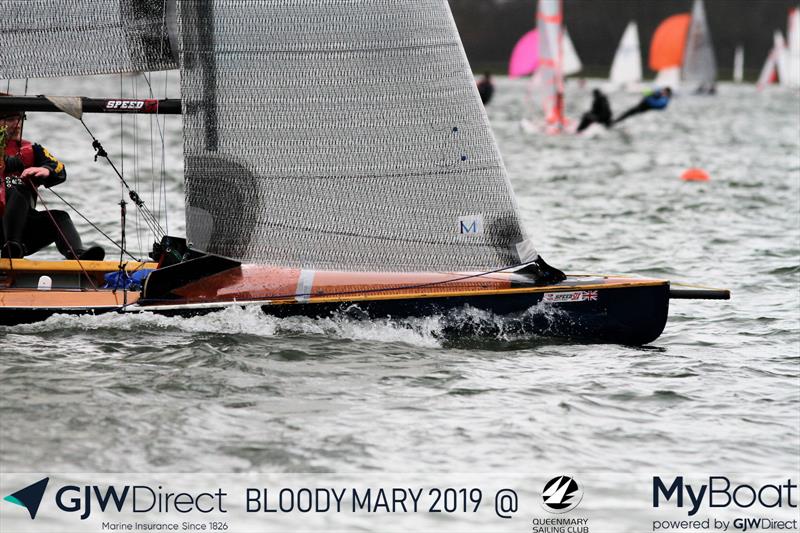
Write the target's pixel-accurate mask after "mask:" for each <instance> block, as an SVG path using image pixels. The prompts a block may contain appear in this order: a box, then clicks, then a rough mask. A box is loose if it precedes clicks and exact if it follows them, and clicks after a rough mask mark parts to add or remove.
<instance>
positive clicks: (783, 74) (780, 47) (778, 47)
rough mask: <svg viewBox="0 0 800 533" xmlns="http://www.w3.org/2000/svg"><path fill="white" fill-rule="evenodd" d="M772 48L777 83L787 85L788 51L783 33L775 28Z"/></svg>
mask: <svg viewBox="0 0 800 533" xmlns="http://www.w3.org/2000/svg"><path fill="white" fill-rule="evenodd" d="M772 41H773V43H774V44H773V50H775V64H776V66H777V67H778V83H780V84H781V85H785V86H786V85H789V51H788V50H787V49H786V41H785V40H784V39H783V34H782V33H781V32H780V31H778V30H775V33H774V34H773V35H772Z"/></svg>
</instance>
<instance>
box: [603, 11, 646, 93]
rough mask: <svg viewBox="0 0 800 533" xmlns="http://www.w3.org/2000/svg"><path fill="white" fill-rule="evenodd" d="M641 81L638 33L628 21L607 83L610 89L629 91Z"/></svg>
mask: <svg viewBox="0 0 800 533" xmlns="http://www.w3.org/2000/svg"><path fill="white" fill-rule="evenodd" d="M641 81H642V55H641V51H640V49H639V31H638V28H637V26H636V22H635V21H630V22H629V23H628V26H627V27H626V28H625V33H623V34H622V39H621V40H620V42H619V46H618V47H617V51H616V53H615V54H614V60H613V61H612V62H611V73H610V74H609V82H610V85H611V87H612V88H619V87H626V88H628V89H630V88H632V87H634V86H635V85H637V84H639V83H640V82H641Z"/></svg>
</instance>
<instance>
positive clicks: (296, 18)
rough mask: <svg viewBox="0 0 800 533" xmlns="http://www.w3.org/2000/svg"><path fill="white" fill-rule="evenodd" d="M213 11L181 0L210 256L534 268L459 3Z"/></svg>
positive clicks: (372, 266)
mask: <svg viewBox="0 0 800 533" xmlns="http://www.w3.org/2000/svg"><path fill="white" fill-rule="evenodd" d="M210 4H211V2H208V1H207V0H182V1H181V2H179V3H178V7H179V8H180V9H179V13H178V24H179V26H178V27H179V30H180V32H179V34H180V35H181V41H180V45H181V46H180V53H181V100H182V108H183V112H184V114H183V132H184V160H185V182H186V214H187V216H186V226H187V230H186V231H187V237H188V238H189V240H190V241H191V242H193V243H194V245H195V248H196V249H200V250H203V251H207V252H211V253H215V254H218V255H222V256H225V257H229V258H233V259H236V260H239V261H244V262H250V263H258V264H266V265H276V266H282V267H284V266H288V267H292V268H311V269H322V270H348V271H359V270H366V271H411V272H419V271H458V270H490V269H492V268H502V267H506V266H511V265H516V264H519V263H520V261H521V258H522V257H528V255H527V254H526V255H524V256H523V255H522V254H521V253H520V252H519V251H518V248H517V246H516V245H517V244H519V243H521V242H523V241H524V240H525V239H524V235H523V230H522V227H521V224H520V218H519V214H518V211H517V208H516V203H515V199H514V195H513V191H512V190H511V184H510V181H509V179H508V174H507V172H506V169H505V166H504V165H503V162H502V159H501V158H500V152H499V150H498V148H497V144H496V143H495V140H494V137H493V135H492V130H491V128H490V126H489V121H488V117H487V116H486V112H485V110H484V109H483V106H482V104H481V101H480V97H479V95H478V91H477V88H476V87H475V80H474V78H473V75H472V71H471V69H470V67H469V63H468V61H467V57H466V54H465V53H464V48H463V47H462V45H461V40H460V38H459V35H458V30H457V28H456V25H455V22H454V20H453V17H452V14H451V12H450V8H449V5H448V3H447V1H446V0H405V1H404V2H397V1H396V0H371V1H369V2H347V1H313V2H308V1H299V0H294V1H286V0H237V1H233V0H226V1H225V2H221V1H217V2H213V9H209V5H210ZM310 5H313V9H309V6H310ZM354 79H358V80H359V81H358V83H356V84H353V81H352V80H354ZM234 207H235V208H234ZM525 250H526V249H523V251H525Z"/></svg>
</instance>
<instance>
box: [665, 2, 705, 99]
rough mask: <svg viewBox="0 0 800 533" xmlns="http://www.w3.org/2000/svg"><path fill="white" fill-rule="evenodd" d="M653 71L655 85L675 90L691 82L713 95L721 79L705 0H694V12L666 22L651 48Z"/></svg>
mask: <svg viewBox="0 0 800 533" xmlns="http://www.w3.org/2000/svg"><path fill="white" fill-rule="evenodd" d="M650 68H651V69H653V70H655V71H657V72H658V74H657V76H656V80H655V83H656V85H659V86H669V87H672V88H673V89H675V88H676V87H678V86H680V84H681V83H685V82H689V83H692V84H693V85H695V88H696V89H697V90H698V91H700V92H711V91H713V89H714V85H715V83H716V79H717V62H716V58H715V57H714V47H713V45H712V42H711V31H710V30H709V27H708V21H707V20H706V14H705V8H704V5H703V0H694V4H693V5H692V13H691V15H690V14H687V13H681V14H678V15H673V16H671V17H669V18H667V19H666V20H664V22H662V23H661V24H660V25H659V27H658V28H657V29H656V31H655V33H654V34H653V40H652V42H651V45H650Z"/></svg>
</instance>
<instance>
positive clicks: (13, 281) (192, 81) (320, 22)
mask: <svg viewBox="0 0 800 533" xmlns="http://www.w3.org/2000/svg"><path fill="white" fill-rule="evenodd" d="M101 4H102V6H101ZM107 4H108V2H107V0H103V1H102V2H100V0H95V1H87V2H84V3H82V4H79V5H80V6H81V7H80V8H76V7H75V5H73V4H70V5H69V6H67V7H65V6H63V5H62V4H59V3H58V2H54V3H53V6H52V9H51V10H36V11H35V12H33V13H28V12H25V13H24V14H23V13H20V12H18V11H12V12H11V14H10V15H7V16H6V17H5V18H3V19H0V30H5V29H6V25H7V26H8V27H13V28H15V29H16V32H15V34H14V39H13V42H10V43H9V42H4V43H3V44H4V45H5V51H6V54H7V56H6V57H7V58H10V59H9V60H8V61H5V62H3V63H2V65H0V69H2V70H0V76H2V77H3V78H21V77H27V76H31V77H53V76H60V75H65V74H69V75H92V74H98V73H109V72H135V71H142V70H162V69H170V68H174V67H175V66H176V65H177V66H179V68H180V75H181V98H180V101H179V102H174V101H167V100H163V101H159V100H136V99H133V100H127V101H125V102H124V105H121V104H120V100H117V99H105V100H104V99H87V98H80V97H71V98H56V97H52V96H51V97H28V98H17V97H2V98H0V109H2V110H5V111H8V110H16V111H22V110H24V111H64V112H69V113H70V114H72V115H73V116H82V113H90V112H120V111H124V112H134V113H147V112H150V113H165V112H181V113H182V115H183V135H184V160H185V165H184V167H185V183H186V232H187V236H186V238H185V239H184V238H179V237H173V236H168V235H164V236H161V240H160V242H157V243H156V245H155V246H154V249H153V254H152V257H153V259H154V262H151V263H140V262H129V263H122V262H120V263H117V262H114V261H107V262H88V261H31V260H26V259H3V260H0V272H1V273H2V274H3V276H4V281H5V283H4V285H3V287H2V288H0V324H6V325H9V324H19V323H23V322H32V321H36V320H43V319H45V318H47V317H49V316H51V315H53V314H55V313H68V314H94V313H101V312H129V313H138V312H153V313H160V314H166V315H181V316H191V315H195V314H202V313H208V312H212V311H216V310H220V309H224V308H225V307H229V306H241V305H253V306H258V307H259V308H260V309H262V310H263V312H264V313H267V314H271V315H276V316H290V315H305V316H312V317H316V316H328V315H331V314H337V313H352V312H357V314H358V315H359V316H365V317H379V316H380V317H385V316H391V317H405V316H426V315H435V314H442V313H448V312H450V311H451V310H454V309H463V308H464V306H471V307H473V308H477V309H480V310H484V311H487V312H491V313H494V314H496V315H499V316H510V317H518V318H526V319H528V321H529V325H528V329H527V330H526V331H528V332H529V333H531V334H540V335H553V336H561V337H569V338H576V339H586V340H598V341H606V342H619V343H630V344H642V343H648V342H651V341H652V340H654V339H655V338H657V337H658V336H659V335H660V333H661V331H662V330H663V328H664V324H665V322H666V319H667V310H668V306H669V299H670V298H671V297H672V298H687V297H688V298H696V297H708V298H725V297H727V296H728V294H727V291H717V292H714V291H699V292H698V291H688V292H687V290H685V289H681V290H676V289H671V288H670V283H669V281H667V280H661V279H641V278H624V277H617V276H594V275H592V276H564V275H563V274H562V273H561V272H560V271H558V270H557V269H554V268H552V267H550V266H549V265H547V264H546V263H545V262H544V260H543V259H542V258H541V257H540V256H539V254H538V253H537V252H536V250H535V248H534V245H533V243H532V241H531V240H530V239H529V238H528V237H527V236H526V234H525V231H524V229H523V227H522V224H521V222H520V217H519V213H518V210H517V207H516V202H515V198H514V195H513V191H512V189H511V185H510V180H509V177H508V175H507V173H506V170H505V166H504V165H503V162H502V160H501V158H500V153H499V150H498V148H497V145H496V143H495V140H494V137H493V136H492V133H491V129H490V127H489V123H488V119H487V116H486V113H485V111H484V109H483V107H482V105H481V103H480V98H479V95H478V93H477V89H476V88H475V84H474V79H473V76H472V72H471V70H470V68H469V64H468V62H467V59H466V55H465V53H464V49H463V46H462V44H461V42H460V39H459V37H458V31H457V29H456V26H455V22H454V20H453V18H452V14H451V13H450V9H449V6H448V3H447V1H446V0H409V1H407V2H403V3H402V5H400V4H398V3H397V2H395V1H394V0H373V1H372V2H364V3H361V4H359V5H358V6H357V7H355V6H353V4H352V3H350V2H342V3H340V4H337V3H335V2H329V1H326V2H319V3H317V4H316V5H315V9H314V10H313V11H309V10H308V2H307V1H303V2H299V1H298V2H274V1H267V0H263V1H259V0H250V1H248V2H246V3H239V2H210V1H201V0H182V1H179V2H177V4H172V3H167V5H166V9H167V10H166V12H165V11H163V9H162V10H161V11H160V10H159V7H158V6H162V5H163V4H162V3H160V2H156V3H153V4H151V6H154V7H153V9H152V10H150V11H145V10H141V9H137V10H133V11H130V10H131V6H132V5H133V4H131V3H129V2H127V1H123V2H120V4H119V6H120V10H119V11H116V10H113V9H108V5H107ZM137 5H138V4H137ZM101 7H103V8H102V9H101ZM74 9H78V10H79V11H81V10H84V9H85V12H81V13H72V15H74V16H71V17H67V16H66V14H67V11H68V10H74ZM243 10H246V11H247V13H243ZM20 11H21V10H20ZM50 17H52V18H53V20H58V21H59V24H58V25H54V24H51V23H50V22H51V21H50ZM87 21H90V22H91V24H87ZM131 21H133V22H131ZM43 28H57V30H46V29H45V30H43ZM8 33H9V32H6V31H2V32H0V34H2V35H7V34H8ZM98 34H102V37H103V40H102V41H97V40H95V38H96V37H97V36H98ZM33 43H36V46H31V45H32V44H33ZM78 43H79V44H78ZM552 50H553V49H549V50H548V54H547V55H545V57H547V58H552V57H553V55H552V54H551V52H552ZM100 51H102V52H103V53H98V52H100ZM548 60H551V59H548ZM254 73H257V75H254ZM354 79H358V80H359V82H358V83H357V84H354V83H353V80H354ZM131 198H132V199H134V198H135V199H134V203H135V204H136V205H137V207H138V208H140V209H144V202H142V201H141V199H140V198H138V196H134V195H133V193H132V194H131ZM150 268H152V271H151V272H149V273H148V274H147V275H146V277H145V280H144V282H143V287H142V288H141V289H137V290H133V289H129V288H127V286H125V285H123V286H122V287H121V288H119V289H116V290H115V289H111V288H108V289H104V288H101V286H100V284H101V283H102V281H103V279H104V276H105V275H107V274H110V273H114V272H119V275H120V277H121V278H125V277H126V276H125V275H124V273H125V272H130V271H135V270H142V269H150ZM45 277H48V278H49V279H50V280H51V281H52V284H48V283H47V281H48V280H47V279H45ZM354 310H355V311H354ZM531 310H538V311H544V312H532V311H531Z"/></svg>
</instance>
